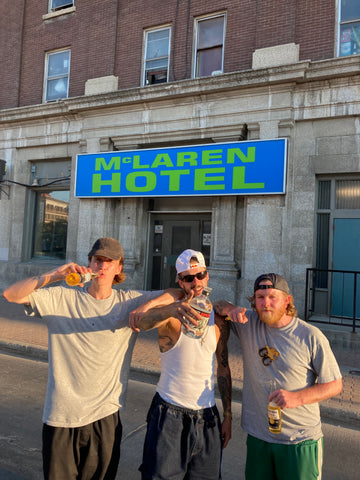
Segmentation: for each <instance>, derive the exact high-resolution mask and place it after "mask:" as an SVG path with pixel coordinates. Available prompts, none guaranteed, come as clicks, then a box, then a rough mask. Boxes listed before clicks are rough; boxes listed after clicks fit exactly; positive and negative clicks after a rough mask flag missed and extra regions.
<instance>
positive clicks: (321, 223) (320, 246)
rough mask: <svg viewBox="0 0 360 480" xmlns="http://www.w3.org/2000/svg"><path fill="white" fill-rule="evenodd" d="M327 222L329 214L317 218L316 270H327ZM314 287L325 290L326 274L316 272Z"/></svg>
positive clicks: (322, 214)
mask: <svg viewBox="0 0 360 480" xmlns="http://www.w3.org/2000/svg"><path fill="white" fill-rule="evenodd" d="M329 221H330V214H328V213H319V214H318V216H317V235H316V268H320V269H327V268H328V258H329ZM315 287H317V288H327V272H317V276H316V281H315Z"/></svg>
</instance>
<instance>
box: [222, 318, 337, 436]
mask: <svg viewBox="0 0 360 480" xmlns="http://www.w3.org/2000/svg"><path fill="white" fill-rule="evenodd" d="M246 315H247V317H248V319H249V321H248V322H247V323H246V324H235V323H232V324H231V326H232V329H233V331H234V333H235V335H236V336H237V337H238V338H239V340H240V343H241V349H242V353H243V359H244V389H243V405H242V426H243V428H244V430H245V431H246V432H247V433H249V434H250V435H252V436H254V437H256V438H260V439H261V440H264V441H266V442H270V443H284V444H290V443H299V442H302V441H304V440H309V439H312V440H317V439H319V438H320V437H321V436H322V430H321V420H320V409H319V404H318V403H313V404H308V405H302V406H299V407H297V408H286V409H284V410H282V411H281V422H282V428H281V433H270V431H269V428H268V427H269V424H268V417H267V407H268V403H269V402H268V397H269V394H270V393H271V392H272V391H274V390H277V389H279V388H283V389H285V390H289V391H296V390H300V389H303V388H305V387H309V386H311V385H313V384H314V383H315V382H316V381H318V382H319V383H328V382H331V381H333V380H336V379H339V378H341V372H340V369H339V366H338V364H337V362H336V359H335V357H334V354H333V352H332V350H331V348H330V345H329V342H328V340H327V338H326V337H325V335H323V333H322V332H321V331H320V330H319V329H318V328H317V327H315V326H313V325H309V324H308V323H306V322H304V321H303V320H300V319H299V318H293V319H292V321H291V322H290V323H289V324H288V325H287V326H285V327H282V328H272V327H268V326H267V325H266V324H264V323H263V322H262V321H261V320H260V319H259V317H258V315H257V314H256V312H251V311H248V312H247V313H246Z"/></svg>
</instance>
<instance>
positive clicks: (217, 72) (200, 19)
mask: <svg viewBox="0 0 360 480" xmlns="http://www.w3.org/2000/svg"><path fill="white" fill-rule="evenodd" d="M218 17H223V19H224V23H223V25H224V28H223V39H222V55H221V69H220V70H215V71H214V72H212V75H220V74H222V73H224V53H225V35H226V13H225V12H219V13H217V14H214V15H210V16H209V15H206V16H202V17H198V18H195V20H194V55H193V68H192V77H193V78H201V77H200V76H199V75H197V66H198V33H199V24H200V23H201V22H204V21H206V20H212V19H214V18H218Z"/></svg>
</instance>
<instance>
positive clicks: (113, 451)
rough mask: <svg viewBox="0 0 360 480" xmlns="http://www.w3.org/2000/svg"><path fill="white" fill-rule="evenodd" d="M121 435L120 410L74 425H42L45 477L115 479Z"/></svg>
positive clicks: (59, 479)
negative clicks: (83, 423) (80, 424)
mask: <svg viewBox="0 0 360 480" xmlns="http://www.w3.org/2000/svg"><path fill="white" fill-rule="evenodd" d="M121 435H122V425H121V421H120V415H119V412H115V413H114V414H112V415H109V416H108V417H105V418H101V419H100V420H97V421H96V422H93V423H90V424H88V425H84V426H82V427H76V428H63V427H51V426H49V425H46V424H44V425H43V435H42V436H43V449H42V454H43V471H44V479H45V480H47V479H51V480H65V479H66V480H72V479H74V480H75V479H77V478H82V479H83V480H86V479H90V478H96V479H97V480H102V479H106V480H113V479H115V477H116V473H117V468H118V465H119V459H120V443H121ZM94 475H96V476H95V477H94Z"/></svg>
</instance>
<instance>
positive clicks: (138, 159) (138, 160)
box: [133, 155, 150, 168]
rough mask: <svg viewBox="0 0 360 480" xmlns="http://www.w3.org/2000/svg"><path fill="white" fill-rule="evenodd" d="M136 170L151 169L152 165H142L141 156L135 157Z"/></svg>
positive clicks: (134, 165)
mask: <svg viewBox="0 0 360 480" xmlns="http://www.w3.org/2000/svg"><path fill="white" fill-rule="evenodd" d="M133 167H134V168H149V167H150V165H140V155H134V163H133Z"/></svg>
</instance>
